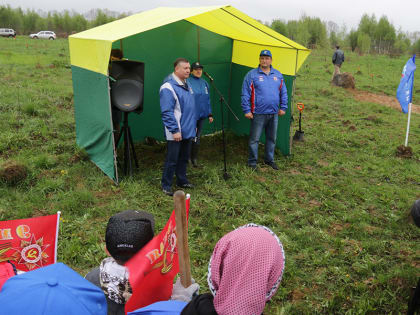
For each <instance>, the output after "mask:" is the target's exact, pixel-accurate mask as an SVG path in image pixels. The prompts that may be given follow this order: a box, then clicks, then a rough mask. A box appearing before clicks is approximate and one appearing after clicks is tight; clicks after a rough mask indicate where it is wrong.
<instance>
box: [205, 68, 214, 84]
mask: <svg viewBox="0 0 420 315" xmlns="http://www.w3.org/2000/svg"><path fill="white" fill-rule="evenodd" d="M203 73H204V75H205V76H206V77H207V78H209V80H210V81H211V82H213V81H214V79H213V77H212V76H211V75H210V74H208V73H207V72H206V71H203Z"/></svg>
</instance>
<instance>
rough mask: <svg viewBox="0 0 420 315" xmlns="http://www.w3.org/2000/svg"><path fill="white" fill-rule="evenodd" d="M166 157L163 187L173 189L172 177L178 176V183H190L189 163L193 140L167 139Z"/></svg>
mask: <svg viewBox="0 0 420 315" xmlns="http://www.w3.org/2000/svg"><path fill="white" fill-rule="evenodd" d="M166 148H167V153H166V159H165V166H164V167H163V174H162V188H163V189H165V190H171V186H172V178H173V177H174V174H175V176H176V183H177V185H184V184H187V183H188V179H187V164H188V159H189V156H190V150H191V140H190V139H187V140H181V141H167V142H166Z"/></svg>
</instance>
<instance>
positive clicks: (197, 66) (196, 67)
mask: <svg viewBox="0 0 420 315" xmlns="http://www.w3.org/2000/svg"><path fill="white" fill-rule="evenodd" d="M203 68H204V67H203V65H202V64H201V63H199V62H198V61H196V62H194V63H193V64H192V65H191V72H192V74H193V75H194V76H195V77H197V78H201V76H202V75H203Z"/></svg>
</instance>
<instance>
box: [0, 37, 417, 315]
mask: <svg viewBox="0 0 420 315" xmlns="http://www.w3.org/2000/svg"><path fill="white" fill-rule="evenodd" d="M345 53H346V57H347V60H346V62H345V63H344V65H343V69H342V70H343V71H350V72H351V73H353V74H355V73H356V72H358V73H359V74H355V77H356V87H357V89H362V90H367V91H371V92H375V93H384V94H387V95H394V94H395V91H396V88H397V86H398V83H399V79H400V74H401V70H402V67H403V66H404V64H405V62H406V60H407V59H408V56H402V57H400V58H396V59H391V58H389V57H386V56H357V55H356V54H352V53H350V52H348V51H345ZM331 54H332V51H314V52H313V53H312V54H311V56H310V57H309V58H308V60H307V61H306V63H305V65H304V66H303V67H302V68H301V71H300V72H299V75H298V78H297V84H296V94H295V102H297V101H299V102H303V103H304V104H305V111H304V120H303V130H304V131H305V141H304V142H302V143H298V144H295V145H294V146H293V152H292V155H291V156H289V157H283V156H281V154H280V153H277V155H276V162H277V164H278V165H279V166H280V171H278V172H275V171H273V170H271V169H269V168H267V167H265V166H263V165H261V167H260V168H259V170H258V171H257V172H252V171H250V170H249V169H248V168H246V167H245V163H246V156H247V139H246V137H237V136H234V135H232V134H228V135H227V141H228V152H227V154H228V161H229V164H228V170H229V173H230V175H232V178H231V179H230V180H228V181H224V180H223V178H222V176H221V175H222V164H221V163H220V161H221V158H222V156H221V152H220V142H221V138H220V136H218V135H217V136H214V137H204V138H203V139H202V152H200V153H201V157H202V158H201V160H200V163H201V164H202V165H203V166H204V167H201V168H199V169H190V170H189V176H190V179H191V181H192V182H193V183H194V184H196V186H197V188H196V189H194V190H191V191H188V192H189V193H191V195H192V204H191V213H190V228H189V241H190V255H191V259H192V273H193V277H194V278H195V279H196V280H197V281H198V282H199V283H200V285H201V292H206V291H208V288H207V284H206V271H207V263H208V260H209V257H210V255H211V253H212V250H213V247H214V245H215V243H216V242H217V240H218V239H219V238H220V237H221V236H223V235H224V234H225V233H227V232H229V231H231V230H232V229H234V228H236V227H238V226H240V225H243V224H245V223H248V222H254V223H259V224H263V225H267V226H269V227H270V228H271V229H273V230H274V231H275V232H276V233H277V235H278V236H279V238H280V239H281V241H282V242H283V245H284V248H285V253H286V268H285V274H284V277H283V281H282V284H281V286H280V288H279V290H278V292H277V294H276V295H275V297H274V298H273V300H272V302H271V303H270V304H269V305H268V306H267V307H266V311H265V313H264V314H316V313H319V314H366V313H369V314H391V313H392V314H398V313H404V312H405V311H406V308H407V301H408V298H409V294H410V288H411V287H412V286H414V285H415V284H416V282H417V279H418V277H419V271H418V267H419V265H420V246H419V235H420V231H419V230H418V228H416V227H415V226H414V225H413V224H412V223H410V220H409V209H410V207H411V205H412V204H413V202H414V201H415V200H416V199H419V198H420V115H412V122H411V133H410V138H409V145H410V146H411V147H412V149H413V152H414V155H413V157H412V158H410V159H403V158H399V157H397V156H396V154H395V152H396V147H397V146H399V145H401V144H403V143H404V138H405V127H406V121H407V116H406V115H403V114H402V113H400V112H398V111H397V110H395V109H392V108H389V107H385V106H382V105H378V104H374V103H364V102H358V101H356V100H354V99H353V96H352V94H351V93H350V92H348V91H346V90H343V89H337V88H333V87H331V86H330V84H329V81H330V79H331V71H332V68H333V67H332V65H331V62H330V57H331ZM419 73H420V72H419V71H418V72H417V73H416V78H415V83H414V84H415V88H414V92H415V93H414V103H417V104H420V77H419V76H420V74H419ZM72 102H73V97H72V82H71V70H70V68H69V53H68V42H67V40H63V39H59V40H57V41H34V40H29V39H27V38H23V37H18V38H17V39H16V40H9V39H5V38H0V121H1V126H2V127H1V133H0V168H1V167H2V165H3V166H4V165H6V164H7V163H10V162H11V161H17V162H19V163H22V164H24V165H25V166H26V167H27V169H28V176H27V178H26V179H25V180H24V181H22V182H20V183H19V184H18V185H16V186H10V185H7V184H6V183H5V182H3V183H0V220H9V219H18V218H26V217H31V216H39V215H46V214H53V213H55V212H56V211H58V210H60V211H61V212H62V222H61V226H60V235H59V248H58V253H59V260H60V261H63V262H65V263H66V264H68V265H70V266H71V267H72V268H74V269H75V270H77V271H79V272H80V273H81V274H83V275H84V274H85V273H86V272H87V271H88V270H89V269H90V268H92V267H94V266H96V265H98V264H99V262H100V261H101V260H102V259H103V258H104V257H105V253H104V250H103V239H104V229H105V226H106V223H107V220H108V218H109V217H110V216H111V215H112V214H114V213H116V212H118V211H121V210H125V209H143V210H147V211H150V212H152V213H153V214H154V215H155V216H156V222H157V230H159V229H161V228H162V227H163V225H164V224H165V223H166V221H167V219H168V217H169V214H170V212H171V210H172V208H173V202H172V200H171V199H170V198H168V197H166V196H164V195H163V194H162V193H161V191H160V176H161V168H162V163H163V159H164V155H165V146H164V144H158V145H154V146H151V145H146V144H138V145H137V146H136V150H137V152H141V155H140V154H139V160H140V170H139V171H138V172H137V173H136V174H135V176H133V177H132V178H130V179H125V180H123V181H122V182H121V184H120V185H119V186H115V185H114V184H113V183H112V181H110V180H109V179H108V178H107V177H106V176H104V175H103V174H102V172H101V171H100V170H99V169H98V168H97V167H96V166H95V165H94V164H93V163H91V162H90V161H89V160H88V159H87V158H86V155H85V154H84V152H83V151H82V150H80V149H79V148H77V146H76V145H75V127H74V115H73V103H72ZM261 156H262V155H261Z"/></svg>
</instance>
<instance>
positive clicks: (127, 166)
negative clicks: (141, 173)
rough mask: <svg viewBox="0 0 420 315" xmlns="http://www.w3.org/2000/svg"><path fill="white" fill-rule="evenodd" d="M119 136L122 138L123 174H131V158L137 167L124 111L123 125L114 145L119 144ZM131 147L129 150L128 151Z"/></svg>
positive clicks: (126, 113) (126, 115) (126, 114)
mask: <svg viewBox="0 0 420 315" xmlns="http://www.w3.org/2000/svg"><path fill="white" fill-rule="evenodd" d="M121 138H123V139H124V140H123V141H124V175H130V176H131V175H133V164H132V160H134V163H135V165H136V169H138V168H139V163H138V161H137V156H136V151H135V150H134V143H133V137H132V136H131V131H130V126H129V125H128V112H124V119H123V126H122V128H121V133H120V135H119V136H118V140H117V142H116V147H117V148H118V145H119V144H120V141H121ZM130 149H131V152H130Z"/></svg>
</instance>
